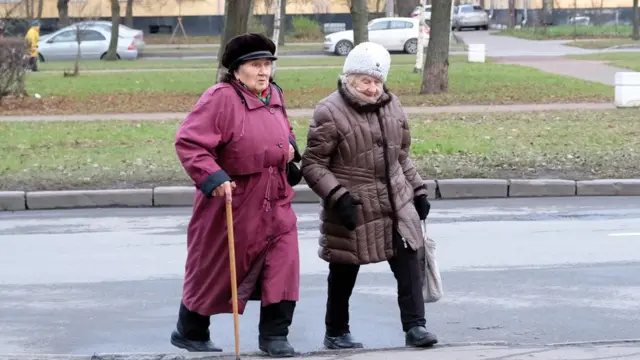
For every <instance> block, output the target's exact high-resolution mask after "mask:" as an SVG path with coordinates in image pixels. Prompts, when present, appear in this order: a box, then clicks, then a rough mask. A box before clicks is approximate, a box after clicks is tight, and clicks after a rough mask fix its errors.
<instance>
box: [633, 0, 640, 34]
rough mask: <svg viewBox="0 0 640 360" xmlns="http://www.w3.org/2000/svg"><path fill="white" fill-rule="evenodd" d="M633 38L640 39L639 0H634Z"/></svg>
mask: <svg viewBox="0 0 640 360" xmlns="http://www.w3.org/2000/svg"><path fill="white" fill-rule="evenodd" d="M631 38H632V39H633V40H636V41H637V40H640V11H639V10H638V0H633V31H632V32H631Z"/></svg>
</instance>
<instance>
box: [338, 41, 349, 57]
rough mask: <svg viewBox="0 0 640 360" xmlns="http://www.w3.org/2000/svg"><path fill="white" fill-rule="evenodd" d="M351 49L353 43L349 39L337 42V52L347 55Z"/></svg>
mask: <svg viewBox="0 0 640 360" xmlns="http://www.w3.org/2000/svg"><path fill="white" fill-rule="evenodd" d="M351 50H353V44H352V43H351V41H349V40H340V41H339V42H338V43H337V44H336V54H337V55H340V56H347V55H348V54H349V53H350V52H351Z"/></svg>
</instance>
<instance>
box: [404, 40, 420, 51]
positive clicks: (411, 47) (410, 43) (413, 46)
mask: <svg viewBox="0 0 640 360" xmlns="http://www.w3.org/2000/svg"><path fill="white" fill-rule="evenodd" d="M404 52H406V53H407V54H417V53H418V39H409V40H407V42H406V43H404Z"/></svg>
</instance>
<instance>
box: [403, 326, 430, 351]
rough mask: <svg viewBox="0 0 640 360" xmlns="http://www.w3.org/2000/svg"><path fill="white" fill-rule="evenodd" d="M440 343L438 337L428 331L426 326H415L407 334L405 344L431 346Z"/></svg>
mask: <svg viewBox="0 0 640 360" xmlns="http://www.w3.org/2000/svg"><path fill="white" fill-rule="evenodd" d="M437 343H438V338H437V337H436V336H435V335H434V334H432V333H430V332H428V331H427V329H426V328H425V327H424V326H414V327H412V328H411V329H409V331H407V334H406V335H405V345H407V346H412V347H431V346H433V345H435V344H437Z"/></svg>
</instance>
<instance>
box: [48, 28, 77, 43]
mask: <svg viewBox="0 0 640 360" xmlns="http://www.w3.org/2000/svg"><path fill="white" fill-rule="evenodd" d="M51 41H52V42H54V43H63V42H71V41H76V31H75V30H69V31H64V32H61V33H60V34H58V35H56V36H54V37H53V38H52V39H51Z"/></svg>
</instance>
